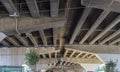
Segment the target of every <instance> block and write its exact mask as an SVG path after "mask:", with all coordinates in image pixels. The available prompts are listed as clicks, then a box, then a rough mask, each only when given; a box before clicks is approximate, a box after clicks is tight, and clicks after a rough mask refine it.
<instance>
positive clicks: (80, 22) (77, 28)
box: [69, 8, 91, 44]
mask: <svg viewBox="0 0 120 72" xmlns="http://www.w3.org/2000/svg"><path fill="white" fill-rule="evenodd" d="M90 11H91V8H85V10H84V11H83V14H82V17H81V19H80V20H79V22H78V24H77V26H76V28H75V30H74V33H73V35H72V37H71V39H70V42H69V44H73V42H74V40H75V38H76V36H77V35H78V33H79V32H80V29H81V27H82V25H83V24H84V22H85V20H86V18H87V16H88V15H89V13H90Z"/></svg>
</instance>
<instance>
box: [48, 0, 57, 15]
mask: <svg viewBox="0 0 120 72" xmlns="http://www.w3.org/2000/svg"><path fill="white" fill-rule="evenodd" d="M58 13H59V0H50V14H51V16H52V17H56V16H58Z"/></svg>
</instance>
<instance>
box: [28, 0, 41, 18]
mask: <svg viewBox="0 0 120 72" xmlns="http://www.w3.org/2000/svg"><path fill="white" fill-rule="evenodd" d="M26 3H27V5H28V8H29V10H30V13H31V15H32V17H35V18H38V17H40V14H39V8H38V6H37V2H36V0H26Z"/></svg>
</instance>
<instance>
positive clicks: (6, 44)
mask: <svg viewBox="0 0 120 72" xmlns="http://www.w3.org/2000/svg"><path fill="white" fill-rule="evenodd" d="M0 43H1V44H2V45H4V46H10V45H9V43H8V42H6V41H5V40H2V41H1V42H0Z"/></svg>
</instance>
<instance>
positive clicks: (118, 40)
mask: <svg viewBox="0 0 120 72" xmlns="http://www.w3.org/2000/svg"><path fill="white" fill-rule="evenodd" d="M117 42H120V38H118V39H116V40H114V41H113V42H111V43H110V45H113V44H115V43H117Z"/></svg>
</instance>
